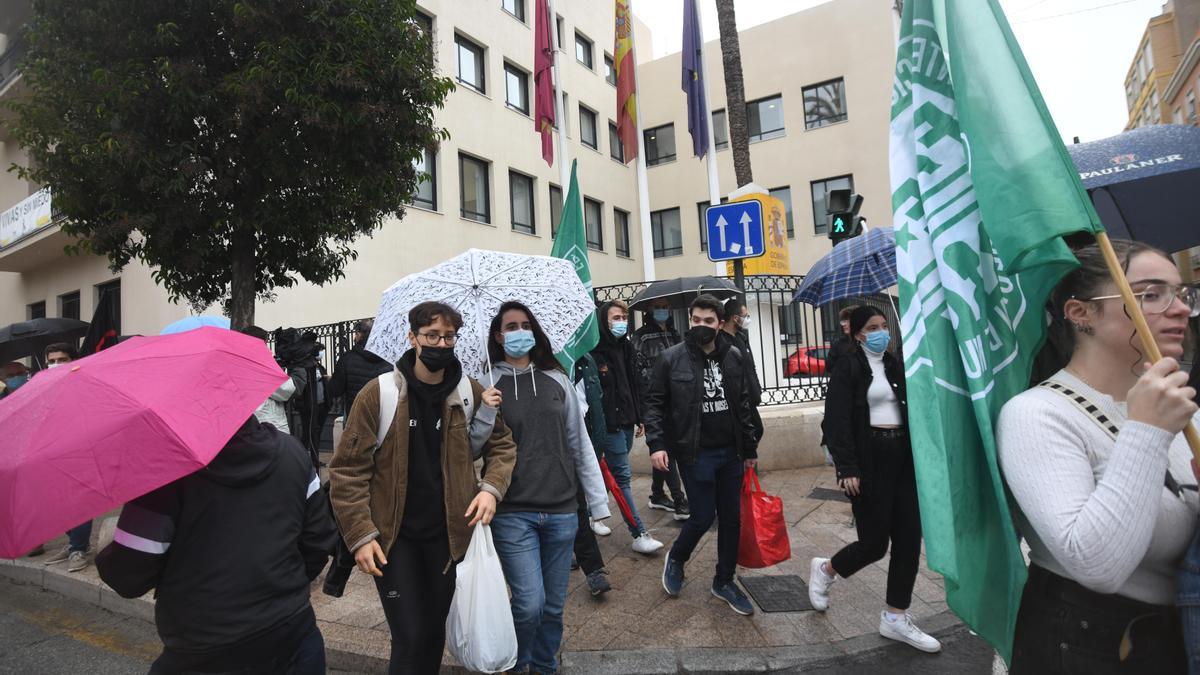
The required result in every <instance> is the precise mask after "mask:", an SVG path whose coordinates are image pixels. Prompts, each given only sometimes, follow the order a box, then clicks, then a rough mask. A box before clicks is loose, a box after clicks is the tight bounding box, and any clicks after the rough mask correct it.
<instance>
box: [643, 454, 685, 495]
mask: <svg viewBox="0 0 1200 675" xmlns="http://www.w3.org/2000/svg"><path fill="white" fill-rule="evenodd" d="M667 467H668V468H669V469H670V470H669V471H659V470H658V469H651V471H652V475H651V477H650V496H651V497H662V496H663V494H664V493H663V485H664V484H665V485H666V487H667V489H668V490H670V491H671V501H673V502H678V501H679V500H680V499H682V500H683V501H684V502H687V495H685V494H684V493H683V483H682V482H681V481H680V479H679V465H678V464H676V463H675V460H673V459H672V460H668V463H667Z"/></svg>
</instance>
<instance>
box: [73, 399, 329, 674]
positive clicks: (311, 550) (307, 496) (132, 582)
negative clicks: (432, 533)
mask: <svg viewBox="0 0 1200 675" xmlns="http://www.w3.org/2000/svg"><path fill="white" fill-rule="evenodd" d="M336 539H337V530H336V529H335V528H334V524H333V519H332V518H331V517H330V515H329V502H328V498H327V497H326V493H325V491H324V490H322V489H320V481H319V480H318V478H317V473H316V472H315V471H314V470H313V466H312V460H311V459H310V458H309V454H308V452H306V451H305V449H304V447H303V446H301V445H300V443H299V442H298V441H297V440H296V439H295V438H293V437H292V436H290V435H288V434H286V433H283V432H280V431H277V430H276V429H275V428H274V427H272V426H271V425H269V424H259V423H258V421H257V420H255V419H254V418H250V419H249V420H247V421H246V423H245V424H243V425H242V427H241V428H239V429H238V430H237V432H236V433H234V435H233V438H231V439H230V440H229V442H228V443H226V444H225V447H224V448H223V449H222V450H221V451H220V453H218V454H217V456H216V458H214V459H213V461H212V462H211V463H209V465H208V466H207V467H205V468H203V469H200V470H199V471H196V472H195V473H192V474H189V475H187V476H184V477H183V478H180V479H178V480H176V481H174V482H172V483H168V484H167V485H164V486H163V487H161V488H158V489H157V490H154V491H153V492H150V493H148V494H146V495H143V496H141V497H139V498H137V499H135V500H134V501H132V502H130V503H128V504H126V505H125V508H124V509H123V510H122V512H121V517H120V519H119V521H118V524H117V530H116V534H115V536H114V541H113V543H112V544H110V545H108V546H107V547H105V549H104V550H103V551H101V552H100V553H99V555H97V556H96V568H97V569H98V570H99V572H100V578H101V579H103V580H104V582H105V583H107V584H108V585H109V586H111V587H112V588H113V590H115V591H116V592H117V593H118V594H120V595H121V596H122V597H125V598H136V597H139V596H141V595H143V594H145V593H146V592H147V591H149V590H150V589H152V588H153V589H155V598H156V599H157V602H156V604H155V607H154V618H155V623H156V625H157V627H158V634H159V636H160V637H161V638H162V641H163V645H164V646H165V649H164V650H163V656H162V657H160V662H161V663H163V665H169V666H170V668H171V669H179V670H235V669H241V668H247V667H253V666H254V665H255V664H259V663H262V662H263V661H264V660H270V659H272V658H275V657H278V656H279V655H280V654H283V653H287V651H288V650H294V649H295V647H296V645H297V644H298V642H299V640H300V639H302V638H303V637H304V636H305V635H307V634H308V633H309V632H311V630H312V629H313V628H314V627H315V626H316V618H315V616H314V615H313V610H312V606H311V605H310V604H309V584H310V583H311V582H312V580H313V579H315V578H316V577H317V575H318V574H320V573H321V570H322V568H324V566H325V563H326V561H327V560H328V558H329V555H330V552H331V551H332V550H333V546H334V543H335V541H336Z"/></svg>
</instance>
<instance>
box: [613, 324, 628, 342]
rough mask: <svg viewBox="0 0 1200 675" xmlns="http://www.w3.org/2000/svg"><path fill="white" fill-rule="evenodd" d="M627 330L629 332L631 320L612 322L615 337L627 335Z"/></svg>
mask: <svg viewBox="0 0 1200 675" xmlns="http://www.w3.org/2000/svg"><path fill="white" fill-rule="evenodd" d="M627 332H629V322H628V321H614V322H612V334H613V336H615V337H619V338H621V337H625V333H627Z"/></svg>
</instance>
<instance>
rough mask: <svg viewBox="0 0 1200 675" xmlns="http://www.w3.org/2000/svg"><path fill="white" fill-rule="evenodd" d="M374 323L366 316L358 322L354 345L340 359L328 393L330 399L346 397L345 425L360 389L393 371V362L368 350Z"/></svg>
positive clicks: (344, 409) (344, 400) (343, 405)
mask: <svg viewBox="0 0 1200 675" xmlns="http://www.w3.org/2000/svg"><path fill="white" fill-rule="evenodd" d="M373 324H374V322H373V321H371V320H370V319H365V320H363V321H359V322H358V323H356V324H354V336H353V337H354V346H353V347H351V348H350V350H349V351H347V352H346V353H344V354H342V356H341V357H340V358H338V361H337V365H335V366H334V367H333V377H331V378H330V379H329V386H328V387H327V388H326V391H325V394H326V397H327V398H329V399H334V398H338V397H341V399H342V428H345V426H346V418H347V417H349V416H350V406H351V405H353V404H354V398H355V397H356V396H358V392H360V391H362V388H363V387H365V386H367V383H368V382H370V381H371V380H373V379H375V378H377V377H379V376H380V375H383V374H384V373H390V372H392V364H390V363H388V362H387V360H386V359H384V358H383V357H380V356H378V355H376V354H374V353H372V352H369V351H367V338H369V337H370V336H371V327H372V326H373Z"/></svg>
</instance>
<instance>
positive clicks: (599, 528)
mask: <svg viewBox="0 0 1200 675" xmlns="http://www.w3.org/2000/svg"><path fill="white" fill-rule="evenodd" d="M592 532H595V533H596V534H598V535H600V536H601V537H607V536H608V535H610V534H612V528H610V527H609V526H607V525H605V524H604V523H602V522H600V521H598V520H593V521H592Z"/></svg>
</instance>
